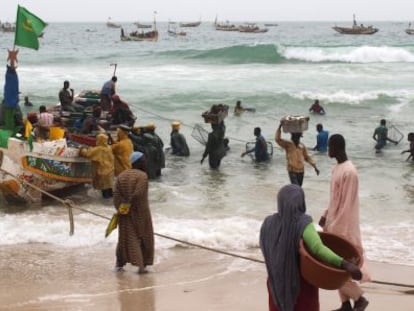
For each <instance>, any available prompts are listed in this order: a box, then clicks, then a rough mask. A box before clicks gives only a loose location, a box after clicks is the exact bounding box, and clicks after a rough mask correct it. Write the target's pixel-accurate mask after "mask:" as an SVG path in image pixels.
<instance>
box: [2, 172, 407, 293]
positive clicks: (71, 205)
mask: <svg viewBox="0 0 414 311" xmlns="http://www.w3.org/2000/svg"><path fill="white" fill-rule="evenodd" d="M0 171H2V172H4V173H6V174H8V175H10V176H12V177H14V178H16V179H17V180H18V181H20V182H23V183H24V184H26V185H27V186H29V187H32V188H33V189H35V190H37V191H40V192H41V193H43V194H45V195H47V196H49V197H51V198H53V199H55V200H56V201H58V202H60V203H62V204H63V205H64V206H65V207H66V208H68V209H69V211H70V212H69V213H70V214H72V209H77V210H80V211H83V212H85V213H89V214H91V215H94V216H97V217H100V218H103V219H106V220H111V218H109V217H107V216H104V215H101V214H98V213H95V212H93V211H90V210H88V209H85V208H81V207H79V206H76V205H74V203H73V202H72V201H71V200H67V199H66V200H63V199H61V198H59V197H57V196H55V195H53V194H51V193H49V192H47V191H45V190H43V189H41V188H39V187H37V186H36V185H33V184H31V183H30V182H28V181H26V180H22V179H20V178H18V177H16V176H15V175H13V174H12V173H10V172H8V171H6V170H4V169H2V168H0ZM72 220H73V214H72ZM73 233H74V226H73V223H71V230H70V235H73ZM154 235H155V236H158V237H160V238H164V239H168V240H172V241H175V242H178V243H182V244H185V245H188V246H193V247H197V248H200V249H205V250H208V251H211V252H215V253H219V254H223V255H227V256H231V257H235V258H240V259H244V260H249V261H252V262H257V263H265V262H264V260H260V259H257V258H252V257H247V256H242V255H239V254H235V253H231V252H226V251H223V250H220V249H217V248H212V247H208V246H204V245H200V244H197V243H192V242H188V241H184V240H180V239H177V238H174V237H171V236H168V235H165V234H161V233H157V232H154ZM370 282H371V283H375V284H381V285H388V286H397V287H405V288H414V285H410V284H402V283H394V282H385V281H375V280H372V281H370Z"/></svg>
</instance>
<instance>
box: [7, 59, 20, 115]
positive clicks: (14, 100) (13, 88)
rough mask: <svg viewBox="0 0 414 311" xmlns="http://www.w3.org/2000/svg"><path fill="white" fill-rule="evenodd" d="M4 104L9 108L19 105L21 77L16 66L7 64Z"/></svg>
mask: <svg viewBox="0 0 414 311" xmlns="http://www.w3.org/2000/svg"><path fill="white" fill-rule="evenodd" d="M4 105H5V106H6V107H7V108H17V107H18V105H19V77H18V76H17V72H16V70H15V69H14V68H12V67H10V66H7V70H6V78H5V83H4Z"/></svg>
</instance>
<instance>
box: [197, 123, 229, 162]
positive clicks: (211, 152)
mask: <svg viewBox="0 0 414 311" xmlns="http://www.w3.org/2000/svg"><path fill="white" fill-rule="evenodd" d="M211 129H212V132H210V133H209V134H208V138H207V143H206V147H205V149H204V153H203V157H202V158H201V161H200V163H201V164H203V162H204V159H205V158H206V157H207V156H208V163H209V165H210V168H212V169H218V168H219V167H220V164H221V159H222V158H223V157H224V156H225V155H226V149H225V146H224V132H225V126H224V122H222V124H221V123H220V124H217V123H212V124H211Z"/></svg>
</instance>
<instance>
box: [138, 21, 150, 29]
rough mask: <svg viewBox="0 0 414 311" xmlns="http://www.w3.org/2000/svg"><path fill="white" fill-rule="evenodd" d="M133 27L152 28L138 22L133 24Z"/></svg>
mask: <svg viewBox="0 0 414 311" xmlns="http://www.w3.org/2000/svg"><path fill="white" fill-rule="evenodd" d="M134 25H135V26H137V27H138V28H151V27H152V25H151V24H143V23H140V22H135V23H134Z"/></svg>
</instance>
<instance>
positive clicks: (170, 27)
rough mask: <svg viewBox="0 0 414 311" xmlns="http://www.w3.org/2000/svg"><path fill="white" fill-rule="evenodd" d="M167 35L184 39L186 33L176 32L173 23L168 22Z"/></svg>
mask: <svg viewBox="0 0 414 311" xmlns="http://www.w3.org/2000/svg"><path fill="white" fill-rule="evenodd" d="M167 33H168V35H169V36H173V37H185V36H186V35H187V33H186V32H185V31H179V30H177V26H176V23H174V22H169V23H168V30H167Z"/></svg>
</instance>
